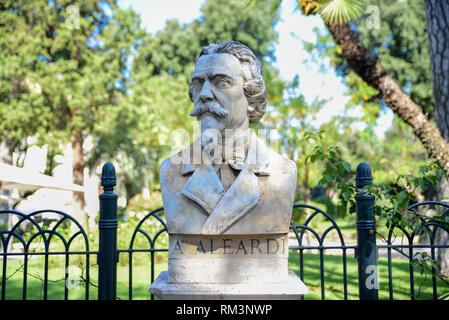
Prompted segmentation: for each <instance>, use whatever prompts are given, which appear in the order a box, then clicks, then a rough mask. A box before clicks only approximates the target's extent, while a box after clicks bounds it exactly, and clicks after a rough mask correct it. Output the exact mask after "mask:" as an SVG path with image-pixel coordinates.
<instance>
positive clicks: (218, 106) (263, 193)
mask: <svg viewBox="0 0 449 320" xmlns="http://www.w3.org/2000/svg"><path fill="white" fill-rule="evenodd" d="M188 93H189V96H190V99H191V101H192V102H193V104H194V110H193V111H192V113H191V116H194V117H196V118H197V120H198V121H199V124H200V138H199V139H197V140H196V141H195V142H194V143H193V144H192V145H190V146H189V147H188V148H187V149H185V150H182V151H180V152H179V153H177V154H175V155H173V156H172V157H170V158H168V159H166V160H165V161H164V162H163V163H162V165H161V170H160V183H161V190H162V199H163V203H164V212H165V216H166V219H167V227H168V232H169V233H172V234H197V235H219V234H247V235H248V234H275V233H276V234H278V233H288V230H289V225H290V219H291V213H292V203H293V201H294V195H295V188H296V164H295V163H294V162H293V161H291V160H289V159H288V158H286V157H285V156H282V155H280V154H277V153H276V152H274V151H272V150H271V149H269V148H268V146H267V145H266V144H265V142H264V141H262V140H261V139H260V138H258V137H257V136H256V134H255V132H254V131H252V130H251V129H249V123H250V122H258V121H259V119H260V118H261V117H262V115H263V114H264V112H265V107H266V103H267V93H266V89H265V84H264V80H263V76H262V68H261V64H260V62H259V60H258V59H257V57H256V56H255V55H254V53H253V52H252V51H251V50H250V49H249V48H248V47H246V46H245V45H243V44H241V43H239V42H236V41H229V42H225V43H221V44H212V45H209V46H206V47H204V48H203V49H202V50H201V52H200V53H199V55H198V57H197V59H196V65H195V71H194V74H193V76H192V78H191V81H190V88H189V92H188Z"/></svg>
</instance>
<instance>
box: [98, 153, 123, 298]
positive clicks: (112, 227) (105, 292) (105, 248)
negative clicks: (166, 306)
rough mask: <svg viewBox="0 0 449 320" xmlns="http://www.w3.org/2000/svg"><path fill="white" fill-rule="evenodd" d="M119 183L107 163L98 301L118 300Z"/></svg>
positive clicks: (104, 173)
mask: <svg viewBox="0 0 449 320" xmlns="http://www.w3.org/2000/svg"><path fill="white" fill-rule="evenodd" d="M116 183H117V177H116V175H115V168H114V166H113V164H112V163H110V162H107V163H106V164H105V165H104V166H103V170H102V172H101V185H102V186H103V190H104V192H103V193H102V194H100V196H99V198H100V220H99V222H98V228H99V233H100V239H99V240H100V241H99V250H98V300H115V299H116V287H117V284H116V281H117V226H118V221H117V198H118V195H117V194H116V193H115V192H114V186H115V185H116Z"/></svg>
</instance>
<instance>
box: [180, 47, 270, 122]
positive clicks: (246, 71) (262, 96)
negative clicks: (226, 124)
mask: <svg viewBox="0 0 449 320" xmlns="http://www.w3.org/2000/svg"><path fill="white" fill-rule="evenodd" d="M214 53H227V54H230V55H232V56H234V57H236V58H237V59H238V60H239V61H240V65H241V73H242V76H243V79H244V84H243V91H244V93H245V96H246V99H247V100H248V115H249V121H250V122H258V121H259V120H260V118H262V116H263V114H264V113H265V109H266V106H267V91H266V89H265V82H264V80H263V74H262V65H261V64H260V61H259V59H257V57H256V55H255V54H254V53H253V52H252V51H251V49H250V48H248V47H247V46H245V45H244V44H242V43H240V42H238V41H227V42H223V43H220V44H210V45H208V46H205V47H203V49H202V50H201V51H200V53H199V54H198V56H197V57H196V59H195V63H196V62H197V61H198V59H199V58H200V57H201V56H204V55H208V54H214ZM189 96H190V99H192V91H191V88H189Z"/></svg>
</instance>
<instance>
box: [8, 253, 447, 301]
mask: <svg viewBox="0 0 449 320" xmlns="http://www.w3.org/2000/svg"><path fill="white" fill-rule="evenodd" d="M157 255H159V257H158V258H157V259H156V263H155V270H154V276H155V277H157V275H158V274H159V273H160V272H161V271H164V270H166V269H167V260H166V259H167V254H166V253H158V254H157ZM76 260H77V259H76V258H73V260H71V261H76ZM81 260H82V259H81ZM91 260H92V261H91V269H90V274H91V279H90V280H91V283H93V284H97V283H98V267H97V266H96V265H95V264H94V263H95V261H94V260H95V259H93V258H91ZM342 260H343V259H342V257H341V256H331V255H325V256H324V287H325V298H326V299H331V300H342V299H344V290H343V265H342ZM127 261H128V256H127V254H121V255H120V263H119V264H118V266H117V297H118V298H119V299H122V300H126V299H128V292H129V271H128V270H129V269H128V264H127ZM20 263H21V260H17V259H15V260H8V264H7V266H8V268H7V277H8V280H7V281H6V299H22V284H23V270H22V269H20ZM63 265H64V260H63V257H50V259H49V283H48V299H51V300H59V299H63V298H64V271H65V270H64V267H63ZM392 265H393V288H394V299H399V300H409V299H410V278H409V274H410V273H409V264H408V261H407V260H402V259H393V260H392ZM378 266H379V286H380V287H379V299H388V298H389V291H388V264H387V259H385V258H380V259H379V261H378ZM150 267H151V265H150V259H149V255H147V254H146V253H134V255H133V281H132V282H133V299H150V294H149V286H150V282H151V281H150V280H151V269H150ZM289 269H290V270H292V271H295V272H296V273H297V274H299V254H298V253H295V252H291V253H290V257H289ZM17 270H18V271H17ZM76 270H80V269H76V268H75V271H76ZM15 271H17V272H15ZM14 272H15V273H14ZM71 272H73V270H72V271H71ZM0 273H1V271H0ZM28 274H29V276H28V285H27V299H31V300H36V299H37V300H40V299H42V298H43V282H42V280H40V279H43V276H44V270H43V257H40V258H38V257H36V258H33V259H31V260H30V261H29V266H28ZM71 274H72V273H71ZM357 274H358V272H357V261H356V260H355V259H354V258H353V257H352V256H350V255H349V254H348V256H347V280H348V287H347V288H348V299H349V300H357V299H358V278H357ZM304 283H305V284H306V285H307V287H308V288H309V293H308V294H307V295H306V296H305V299H306V300H319V299H321V279H320V256H319V255H317V254H311V253H305V254H304ZM72 285H74V287H72V289H70V290H69V299H70V300H81V299H84V298H85V287H84V284H83V283H80V284H79V285H78V286H76V282H72ZM415 289H416V291H415V295H416V298H417V299H419V300H424V299H432V280H431V277H430V275H427V276H425V275H424V276H421V275H420V274H419V273H418V272H415ZM418 290H419V291H418ZM447 292H449V288H448V287H447V286H446V285H445V284H444V283H441V282H440V281H438V295H439V296H441V295H442V294H443V293H447ZM89 294H90V299H97V295H98V291H97V288H96V287H95V286H90V291H89Z"/></svg>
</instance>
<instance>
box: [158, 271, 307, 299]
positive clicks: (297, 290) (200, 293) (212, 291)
mask: <svg viewBox="0 0 449 320" xmlns="http://www.w3.org/2000/svg"><path fill="white" fill-rule="evenodd" d="M150 291H151V293H153V294H154V295H156V296H157V297H158V298H160V299H162V300H297V299H299V298H301V297H302V296H303V295H304V294H306V293H307V292H308V289H307V287H306V286H305V285H304V283H303V282H302V281H301V280H300V279H299V278H298V276H297V275H296V274H295V273H294V272H293V271H289V273H288V277H287V280H286V281H285V282H283V283H281V282H279V283H259V284H257V283H231V284H225V283H207V284H204V283H196V284H190V283H189V284H186V283H168V272H167V271H163V272H161V273H160V274H159V276H158V277H157V279H156V281H154V283H153V285H152V286H151V289H150Z"/></svg>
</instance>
